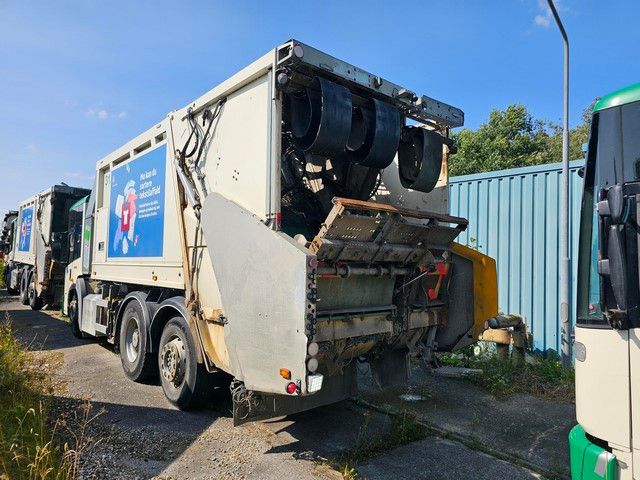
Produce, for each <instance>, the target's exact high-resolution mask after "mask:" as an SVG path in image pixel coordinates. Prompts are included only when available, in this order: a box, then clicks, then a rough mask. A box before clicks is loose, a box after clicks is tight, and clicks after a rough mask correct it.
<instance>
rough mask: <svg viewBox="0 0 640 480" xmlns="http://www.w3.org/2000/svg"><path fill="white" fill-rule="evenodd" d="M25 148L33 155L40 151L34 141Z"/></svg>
mask: <svg viewBox="0 0 640 480" xmlns="http://www.w3.org/2000/svg"><path fill="white" fill-rule="evenodd" d="M24 149H25V150H26V151H27V153H30V154H31V155H34V154H36V153H38V147H36V146H35V145H34V144H33V143H30V144H29V145H27V146H26V147H24Z"/></svg>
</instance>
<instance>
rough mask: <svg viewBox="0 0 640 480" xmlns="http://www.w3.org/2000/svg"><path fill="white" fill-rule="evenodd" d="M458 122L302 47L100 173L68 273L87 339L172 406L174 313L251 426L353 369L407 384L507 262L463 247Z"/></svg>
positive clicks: (133, 145) (286, 47)
mask: <svg viewBox="0 0 640 480" xmlns="http://www.w3.org/2000/svg"><path fill="white" fill-rule="evenodd" d="M296 102H297V103H296ZM305 102H306V103H305ZM305 115H306V116H305ZM352 116H353V118H352ZM407 119H413V120H415V121H417V122H419V123H420V124H422V128H419V127H417V126H416V127H413V126H409V125H407V123H406V121H407ZM462 119H463V114H462V112H461V111H460V110H458V109H456V108H454V107H450V106H448V105H446V104H443V103H441V102H438V101H435V100H433V99H430V98H428V97H420V98H418V97H417V96H416V95H415V94H413V93H412V92H410V91H408V90H406V89H403V88H401V87H400V86H397V85H394V84H392V83H391V82H388V81H386V80H383V79H381V78H380V77H377V76H374V75H371V74H368V73H367V72H364V71H362V70H360V69H358V68H356V67H355V66H352V65H350V64H347V63H345V62H342V61H340V60H337V59H335V58H333V57H330V56H328V55H326V54H324V53H322V52H319V51H318V50H315V49H313V48H311V47H309V46H307V45H304V44H302V43H300V42H297V41H295V40H291V41H289V42H286V43H285V44H283V45H282V46H280V47H278V48H276V49H275V50H273V51H271V52H269V53H268V54H266V55H264V56H263V57H261V58H260V59H258V60H257V61H256V62H254V63H252V64H251V65H249V66H248V67H246V68H245V69H243V70H242V71H240V72H239V73H237V74H236V75H234V76H232V77H231V78H229V79H228V80H226V81H224V82H222V83H221V84H220V85H218V86H217V87H215V88H213V89H212V90H211V91H209V92H208V93H206V94H205V95H203V96H201V97H200V98H198V99H197V100H195V101H194V102H192V103H190V104H189V105H187V106H185V107H184V108H182V109H180V110H176V111H173V112H170V113H169V114H168V116H167V118H166V119H165V120H163V121H162V122H160V123H158V124H157V125H155V126H154V127H153V128H151V129H150V130H147V131H146V132H144V133H143V134H141V135H139V136H138V137H136V138H135V139H133V140H132V141H130V142H128V143H127V144H125V145H123V146H122V147H120V148H118V149H117V150H115V151H114V152H112V153H111V154H109V155H107V156H106V157H105V158H103V159H102V160H100V161H99V162H98V163H97V174H96V189H95V191H94V192H93V195H92V198H91V199H90V200H88V202H87V204H86V207H85V213H84V221H83V231H84V232H85V235H86V232H89V235H90V242H87V245H86V247H85V248H83V250H82V258H78V259H77V260H75V261H74V262H71V264H70V265H69V267H68V269H67V283H66V288H65V296H66V297H65V298H66V299H65V308H67V310H68V311H70V312H71V313H70V316H72V319H74V325H75V326H74V328H75V329H76V330H74V331H75V332H76V334H77V335H82V334H90V335H104V336H106V337H107V338H108V339H109V340H110V341H112V342H113V343H120V351H121V356H123V366H124V367H125V372H127V374H128V375H129V376H130V378H132V379H139V378H140V372H141V371H143V370H144V371H146V370H145V369H146V367H144V365H142V363H141V362H143V363H144V362H150V363H153V364H155V365H158V368H159V370H160V372H161V380H162V381H163V388H164V389H165V393H166V394H167V396H169V397H170V399H171V398H172V397H171V395H172V392H173V390H172V389H173V388H174V387H175V388H177V389H178V390H176V391H180V392H182V390H181V388H182V386H176V384H175V381H176V380H175V379H176V378H177V377H179V375H178V374H177V373H176V372H177V371H180V368H183V369H188V365H189V363H188V359H187V360H185V358H186V357H181V356H180V355H179V352H176V351H175V350H172V348H173V347H174V346H175V344H167V345H164V344H163V341H162V339H163V338H164V331H165V330H166V329H167V327H166V325H168V323H167V322H170V320H171V318H173V316H175V315H178V316H179V317H181V318H183V320H184V324H185V325H188V328H189V332H190V335H191V336H192V338H193V341H194V344H195V345H196V346H197V352H196V353H195V359H196V360H197V363H198V365H202V366H204V367H205V368H206V370H207V371H208V372H216V371H223V372H226V373H228V374H230V375H231V376H232V377H233V378H234V383H233V384H232V385H233V387H232V388H233V395H234V417H235V419H236V421H242V420H246V419H250V418H258V417H260V416H269V415H275V414H283V413H288V412H292V411H299V410H303V409H307V408H311V407H313V406H316V405H321V404H326V403H330V402H333V401H337V400H340V399H342V398H345V397H347V396H349V395H352V394H353V393H354V391H355V387H356V385H355V370H354V365H355V363H354V361H353V360H354V358H356V357H362V358H366V359H367V360H369V361H370V363H371V365H372V369H373V371H374V374H375V375H376V378H377V379H378V380H379V382H380V383H381V384H390V383H391V384H392V383H399V382H402V381H403V380H404V379H405V378H404V377H405V376H406V362H407V355H408V354H411V355H416V356H423V357H424V358H426V359H427V361H429V359H430V355H431V352H432V351H434V350H435V349H436V348H440V349H443V350H450V349H453V348H459V347H461V346H464V345H467V344H468V343H470V342H471V341H473V340H474V338H477V335H478V334H479V331H480V330H481V329H482V324H483V322H484V321H485V320H486V319H488V318H489V317H491V316H493V315H495V314H496V313H497V305H495V304H496V301H495V300H496V299H495V295H494V294H495V290H496V289H495V264H494V263H493V261H492V260H491V259H489V258H488V257H484V256H482V255H480V254H479V253H477V252H471V251H468V250H466V249H463V248H462V247H459V246H458V247H455V246H454V244H453V243H452V242H453V240H454V239H455V237H456V236H457V235H458V233H459V232H460V231H461V230H463V229H464V228H466V220H464V219H460V218H457V217H450V216H448V215H447V212H448V205H447V195H448V193H447V191H448V190H447V189H448V186H447V170H446V153H447V152H448V150H449V148H451V144H450V143H449V142H448V140H447V134H448V129H449V128H450V127H453V126H458V125H461V124H462ZM363 125H364V126H363ZM304 131H306V133H305V132H304ZM296 132H298V133H300V132H302V133H300V134H299V135H298V133H296ZM303 137H308V138H311V141H308V138H303ZM314 138H315V140H314ZM292 139H293V140H292ZM305 142H306V143H305ZM341 142H342V143H341ZM394 142H395V143H394ZM398 142H399V143H398ZM430 142H433V143H430ZM194 144H195V147H194ZM321 144H322V145H321ZM399 144H400V146H398V145H399ZM433 145H435V147H434V146H433ZM428 146H430V148H431V150H429V149H428V148H427V147H428ZM187 152H188V153H187ZM396 152H401V153H399V154H397V153H396ZM407 152H408V153H407ZM416 152H417V153H416ZM434 152H435V153H434ZM412 155H413V156H412ZM414 157H415V158H414ZM431 157H434V158H435V160H433V159H432V158H431ZM443 157H444V160H442V158H443ZM408 158H409V159H412V161H413V160H415V161H413V163H412V164H411V165H409V166H408V163H411V162H408V161H407V159H408ZM416 158H417V160H416ZM354 159H355V160H354ZM438 159H439V161H438ZM301 161H302V162H303V163H304V165H303V166H302V167H299V168H298V167H297V166H296V165H298V164H299V162H301ZM351 164H353V165H351ZM409 167H411V168H412V169H413V170H411V168H409ZM428 169H430V171H427V170H428ZM285 170H289V171H293V170H296V172H295V174H294V177H296V176H300V178H297V179H296V181H295V182H294V183H295V184H294V185H293V187H291V188H289V187H288V182H289V178H290V176H287V174H286V172H285ZM345 172H346V173H345ZM407 172H408V173H407ZM403 175H404V177H402V176H403ZM411 175H414V176H413V177H411ZM401 177H402V179H400V178H401ZM409 177H411V178H409ZM376 178H377V180H375V179H376ZM408 178H409V179H408ZM374 180H375V181H374ZM407 182H408V183H411V182H414V183H412V184H411V185H412V186H414V187H415V188H407V187H405V186H403V185H404V184H407ZM420 190H422V191H420ZM353 192H356V193H353ZM366 192H370V193H366ZM296 196H305V198H307V200H308V201H307V200H305V201H303V202H299V198H302V197H296ZM341 196H343V197H347V198H337V197H341ZM370 200H375V201H370ZM296 202H297V203H296ZM94 204H95V206H94ZM301 219H302V220H301ZM305 219H306V220H305ZM87 258H90V259H91V261H90V262H88V261H87ZM82 264H84V265H85V267H80V265H82ZM481 274H482V275H481ZM481 277H482V278H484V282H485V285H484V290H483V289H481V288H477V286H478V282H480V278H481ZM445 279H446V281H445ZM492 282H493V283H492ZM408 285H411V287H409V286H408ZM486 295H488V296H486ZM454 298H455V301H450V300H451V299H454ZM483 302H484V303H483ZM132 305H136V307H135V312H134V308H133V307H132ZM483 305H484V306H483ZM127 312H129V313H127ZM136 312H137V313H136ZM129 317H131V318H133V320H130V318H129ZM140 317H142V318H140ZM131 322H133V323H134V324H135V325H134V326H133V327H131V329H130V330H131V335H130V336H128V335H129V334H128V333H126V331H125V327H122V328H121V325H122V324H123V323H124V324H126V325H131V324H132V323H131ZM128 328H129V327H128V326H127V327H126V329H128ZM127 331H129V330H127ZM178 336H180V335H178ZM140 337H143V338H144V339H145V340H144V342H143V343H141V342H142V341H141V340H140ZM161 337H162V338H161ZM174 337H175V335H174ZM179 340H180V339H179ZM183 340H184V338H182V340H180V342H182V341H183ZM123 342H124V343H125V344H126V345H125V346H124V347H123V345H122V343H123ZM140 345H142V347H141V346H140ZM140 349H142V350H140ZM123 352H125V353H123ZM126 352H129V353H126ZM124 355H129V357H125V356H124ZM185 355H186V354H185ZM176 358H177V359H178V360H176ZM176 361H177V362H178V363H177V364H178V365H179V366H178V367H177V369H176ZM181 362H183V363H181ZM185 362H186V363H185ZM145 365H146V363H145ZM180 365H183V366H182V367H180ZM184 365H187V366H186V367H185V366H184ZM143 367H144V368H143ZM180 378H181V379H182V377H180ZM167 379H170V382H173V383H167V382H166V380H167ZM185 381H186V380H185ZM172 401H174V403H176V404H177V405H178V406H180V407H181V408H182V407H187V406H188V405H187V403H188V402H187V403H181V400H173V399H172Z"/></svg>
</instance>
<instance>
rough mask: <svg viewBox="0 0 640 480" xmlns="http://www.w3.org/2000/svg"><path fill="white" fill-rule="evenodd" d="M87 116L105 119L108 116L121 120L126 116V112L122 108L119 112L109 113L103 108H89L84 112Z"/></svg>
mask: <svg viewBox="0 0 640 480" xmlns="http://www.w3.org/2000/svg"><path fill="white" fill-rule="evenodd" d="M86 115H87V117H89V118H97V119H98V120H107V119H109V118H117V119H118V120H123V119H125V118H127V115H128V114H127V112H126V111H124V110H122V111H121V112H120V113H110V112H109V111H108V110H106V109H105V108H90V109H89V110H87V112H86Z"/></svg>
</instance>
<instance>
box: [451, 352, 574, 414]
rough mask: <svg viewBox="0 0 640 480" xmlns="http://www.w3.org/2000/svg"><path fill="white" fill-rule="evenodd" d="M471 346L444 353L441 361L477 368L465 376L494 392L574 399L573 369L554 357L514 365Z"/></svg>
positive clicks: (496, 393)
mask: <svg viewBox="0 0 640 480" xmlns="http://www.w3.org/2000/svg"><path fill="white" fill-rule="evenodd" d="M471 352H472V350H471V349H464V350H463V351H461V352H459V353H456V354H444V355H441V356H440V361H441V362H442V363H444V364H446V365H453V366H458V367H465V368H478V369H481V370H482V374H481V375H474V376H469V377H466V379H467V380H468V381H470V382H473V383H476V384H478V385H480V386H481V387H483V388H484V389H485V390H487V391H488V392H489V393H491V394H492V395H495V396H507V395H511V394H514V393H526V394H530V395H535V396H538V397H543V398H548V399H552V400H564V401H566V400H569V401H572V400H573V399H574V372H573V370H572V369H569V370H567V369H565V368H563V367H562V363H561V362H560V361H559V360H558V359H557V358H553V357H548V358H543V357H541V356H533V357H531V358H530V359H529V360H528V361H527V362H526V363H525V364H524V365H522V366H515V365H513V364H512V363H511V362H509V361H503V360H500V359H498V358H496V357H495V356H492V355H490V354H483V355H480V356H473V354H472V353H471Z"/></svg>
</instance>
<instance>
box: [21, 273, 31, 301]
mask: <svg viewBox="0 0 640 480" xmlns="http://www.w3.org/2000/svg"><path fill="white" fill-rule="evenodd" d="M30 276H31V272H30V271H29V270H27V269H25V270H23V271H22V275H20V303H21V304H22V305H29V277H30Z"/></svg>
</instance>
